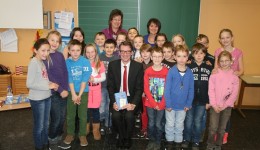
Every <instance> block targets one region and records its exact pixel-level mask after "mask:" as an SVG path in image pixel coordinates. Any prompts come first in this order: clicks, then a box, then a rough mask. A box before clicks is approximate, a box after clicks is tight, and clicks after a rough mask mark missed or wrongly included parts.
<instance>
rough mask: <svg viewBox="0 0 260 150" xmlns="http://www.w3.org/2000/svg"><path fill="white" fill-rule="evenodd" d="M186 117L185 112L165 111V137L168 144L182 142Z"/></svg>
mask: <svg viewBox="0 0 260 150" xmlns="http://www.w3.org/2000/svg"><path fill="white" fill-rule="evenodd" d="M185 116H186V112H185V111H184V110H172V111H170V112H169V111H167V110H165V117H166V124H165V137H166V140H167V141H168V142H172V141H174V142H177V143H180V142H182V140H183V136H182V132H183V129H184V119H185Z"/></svg>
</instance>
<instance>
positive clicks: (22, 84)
mask: <svg viewBox="0 0 260 150" xmlns="http://www.w3.org/2000/svg"><path fill="white" fill-rule="evenodd" d="M26 79H27V75H12V89H13V94H14V95H18V94H22V93H23V94H28V93H29V90H28V89H27V87H26Z"/></svg>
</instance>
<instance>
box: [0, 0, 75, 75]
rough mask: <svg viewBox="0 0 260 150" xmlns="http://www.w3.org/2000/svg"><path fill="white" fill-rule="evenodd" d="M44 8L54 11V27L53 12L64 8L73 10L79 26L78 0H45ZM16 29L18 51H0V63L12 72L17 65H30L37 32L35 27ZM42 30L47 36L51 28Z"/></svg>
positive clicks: (0, 30)
mask: <svg viewBox="0 0 260 150" xmlns="http://www.w3.org/2000/svg"><path fill="white" fill-rule="evenodd" d="M32 7H33V6H32ZM43 9H44V11H51V12H52V29H54V27H53V23H54V19H53V16H54V15H53V13H54V12H55V11H62V10H66V11H72V12H73V13H74V15H75V26H78V0H55V1H52V0H43ZM1 15H4V14H1ZM5 30H7V29H3V28H0V32H3V31H5ZM15 31H16V34H17V37H18V52H17V53H9V52H0V64H3V65H6V66H9V67H10V69H11V71H12V72H14V68H15V66H16V65H21V66H28V63H29V61H30V57H31V56H32V50H31V49H32V47H33V44H34V40H35V37H36V32H37V30H35V29H15ZM42 31H43V34H42V36H41V37H46V35H47V33H48V32H49V31H51V30H42Z"/></svg>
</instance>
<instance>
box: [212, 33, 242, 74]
mask: <svg viewBox="0 0 260 150" xmlns="http://www.w3.org/2000/svg"><path fill="white" fill-rule="evenodd" d="M219 43H220V44H221V46H222V47H221V48H218V49H217V50H216V51H215V68H218V67H219V66H218V55H219V54H220V53H221V52H222V51H228V52H230V53H231V55H232V61H233V63H232V65H231V69H233V71H234V74H235V75H237V76H240V75H242V74H243V73H244V65H243V53H242V51H241V50H240V49H238V48H235V47H234V37H233V33H232V31H231V30H230V29H222V30H221V31H220V33H219Z"/></svg>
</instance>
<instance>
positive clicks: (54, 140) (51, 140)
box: [48, 137, 59, 145]
mask: <svg viewBox="0 0 260 150" xmlns="http://www.w3.org/2000/svg"><path fill="white" fill-rule="evenodd" d="M48 140H49V143H50V144H51V145H54V144H57V143H58V142H59V139H58V137H56V138H53V139H51V138H48Z"/></svg>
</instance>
